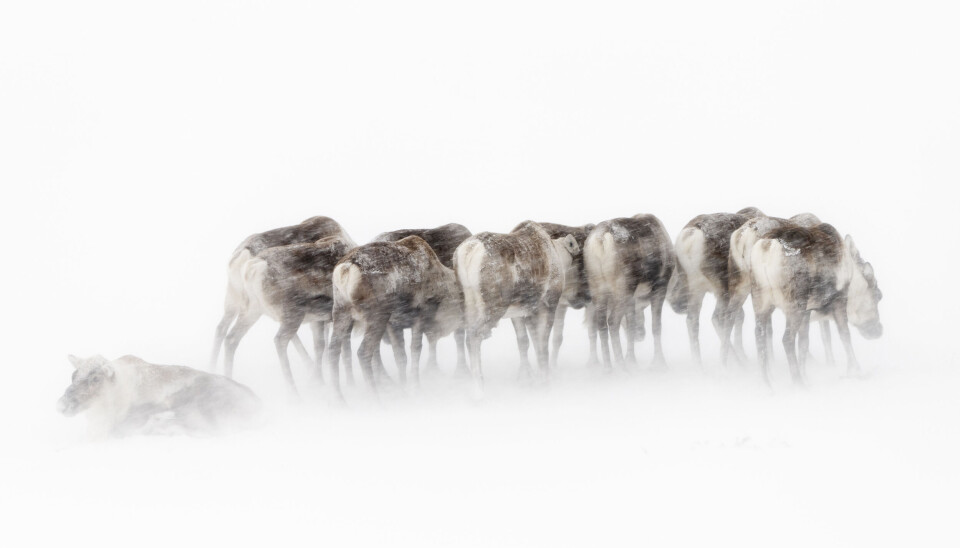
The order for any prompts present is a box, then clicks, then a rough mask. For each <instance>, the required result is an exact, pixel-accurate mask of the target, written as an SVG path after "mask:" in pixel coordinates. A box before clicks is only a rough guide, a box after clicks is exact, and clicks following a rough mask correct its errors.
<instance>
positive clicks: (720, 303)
mask: <svg viewBox="0 0 960 548" xmlns="http://www.w3.org/2000/svg"><path fill="white" fill-rule="evenodd" d="M713 316H714V327H715V328H716V329H717V334H718V335H719V336H720V363H722V364H723V365H724V366H726V365H727V360H728V358H729V357H730V351H731V349H732V344H731V343H730V333H731V332H732V331H733V316H734V313H733V308H732V307H731V306H730V298H729V297H724V296H720V297H718V298H717V308H716V310H715V311H714V313H713ZM718 317H719V319H718Z"/></svg>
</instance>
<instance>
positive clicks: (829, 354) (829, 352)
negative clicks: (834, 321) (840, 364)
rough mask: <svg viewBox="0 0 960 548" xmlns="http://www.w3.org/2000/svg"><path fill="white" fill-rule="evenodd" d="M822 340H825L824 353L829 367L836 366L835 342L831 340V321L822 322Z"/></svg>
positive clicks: (827, 319) (823, 320) (824, 320)
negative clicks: (834, 357) (834, 356)
mask: <svg viewBox="0 0 960 548" xmlns="http://www.w3.org/2000/svg"><path fill="white" fill-rule="evenodd" d="M820 338H821V339H823V352H824V354H825V358H826V360H827V365H834V364H835V363H836V361H835V360H834V359H833V341H831V340H830V319H829V318H824V319H822V320H820Z"/></svg>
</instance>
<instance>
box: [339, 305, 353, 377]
mask: <svg viewBox="0 0 960 548" xmlns="http://www.w3.org/2000/svg"><path fill="white" fill-rule="evenodd" d="M352 336H353V321H351V322H350V330H349V331H347V333H346V335H345V336H344V337H343V341H342V342H341V343H340V344H341V345H342V346H343V370H344V373H346V377H347V384H348V385H350V386H353V382H354V381H353V347H352V343H351V337H352Z"/></svg>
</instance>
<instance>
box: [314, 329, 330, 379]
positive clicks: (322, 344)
mask: <svg viewBox="0 0 960 548" xmlns="http://www.w3.org/2000/svg"><path fill="white" fill-rule="evenodd" d="M325 324H326V322H321V321H316V322H313V323H311V324H310V329H311V330H312V331H313V355H314V356H315V358H316V360H317V362H316V369H315V371H316V376H317V379H318V380H319V381H320V382H321V383H322V382H323V352H324V350H325V349H326V346H327V332H326V325H325Z"/></svg>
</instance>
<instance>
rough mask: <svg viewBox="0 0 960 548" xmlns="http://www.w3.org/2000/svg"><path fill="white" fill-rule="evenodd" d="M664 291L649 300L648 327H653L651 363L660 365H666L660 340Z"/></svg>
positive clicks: (665, 295)
mask: <svg viewBox="0 0 960 548" xmlns="http://www.w3.org/2000/svg"><path fill="white" fill-rule="evenodd" d="M666 298H667V294H666V292H665V291H664V292H660V293H657V294H655V295H654V296H653V298H652V300H651V301H650V327H651V328H652V329H653V365H655V366H658V367H662V366H666V365H667V360H666V359H665V358H664V357H663V342H662V340H661V331H662V319H663V302H664V301H665V300H666Z"/></svg>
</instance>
